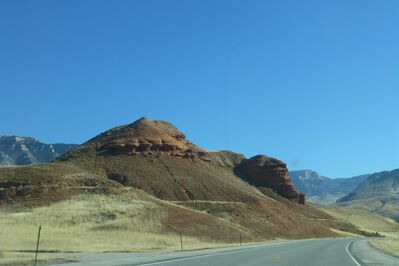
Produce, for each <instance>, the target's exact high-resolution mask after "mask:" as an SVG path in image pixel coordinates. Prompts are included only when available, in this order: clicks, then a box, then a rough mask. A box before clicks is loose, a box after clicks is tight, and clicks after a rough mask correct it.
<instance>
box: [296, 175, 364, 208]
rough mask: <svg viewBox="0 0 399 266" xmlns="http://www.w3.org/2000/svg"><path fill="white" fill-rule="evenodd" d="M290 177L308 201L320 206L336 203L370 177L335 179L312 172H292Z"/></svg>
mask: <svg viewBox="0 0 399 266" xmlns="http://www.w3.org/2000/svg"><path fill="white" fill-rule="evenodd" d="M289 175H290V177H291V179H292V182H293V183H294V185H295V186H296V187H297V188H298V190H299V191H301V192H303V193H304V194H305V195H306V197H307V199H308V201H310V202H314V203H318V204H332V203H335V202H336V200H338V199H339V198H341V197H343V196H345V195H347V194H348V193H350V192H352V190H353V189H355V188H356V187H357V186H358V185H359V184H360V183H361V182H363V181H364V180H366V179H367V177H369V176H370V175H368V174H366V175H360V176H355V177H351V178H335V179H333V178H329V177H325V176H322V175H320V174H319V173H317V172H315V171H312V170H298V171H290V172H289Z"/></svg>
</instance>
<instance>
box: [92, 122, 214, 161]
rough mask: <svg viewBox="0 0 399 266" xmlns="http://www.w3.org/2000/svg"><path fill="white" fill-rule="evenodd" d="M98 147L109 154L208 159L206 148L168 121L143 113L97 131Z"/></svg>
mask: <svg viewBox="0 0 399 266" xmlns="http://www.w3.org/2000/svg"><path fill="white" fill-rule="evenodd" d="M100 137H101V138H100V139H99V146H98V150H99V151H100V152H106V153H110V154H126V155H132V156H134V155H140V154H169V155H172V156H179V157H184V158H191V159H194V158H199V159H201V160H203V161H210V158H209V154H208V152H206V151H204V150H203V149H201V148H199V147H197V146H195V145H194V144H192V143H191V142H189V141H188V140H186V136H185V135H184V134H183V133H182V132H180V131H179V130H178V129H177V128H176V127H174V126H173V125H172V124H170V123H168V122H165V121H152V120H150V119H149V118H146V117H143V118H141V119H139V120H137V121H136V122H134V123H132V124H130V125H128V126H125V127H121V128H116V129H113V130H110V131H108V132H106V133H104V134H102V135H100Z"/></svg>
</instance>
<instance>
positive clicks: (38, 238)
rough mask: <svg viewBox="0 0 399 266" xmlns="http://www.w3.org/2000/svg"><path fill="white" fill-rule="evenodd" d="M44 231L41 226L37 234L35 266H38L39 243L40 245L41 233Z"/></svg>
mask: <svg viewBox="0 0 399 266" xmlns="http://www.w3.org/2000/svg"><path fill="white" fill-rule="evenodd" d="M41 231H42V226H41V225H39V232H38V233H37V242H36V253H35V264H33V265H36V264H37V253H38V252H39V243H40V232H41Z"/></svg>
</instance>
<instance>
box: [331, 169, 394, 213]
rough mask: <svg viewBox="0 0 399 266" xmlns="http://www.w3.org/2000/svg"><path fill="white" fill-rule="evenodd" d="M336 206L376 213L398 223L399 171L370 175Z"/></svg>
mask: <svg viewBox="0 0 399 266" xmlns="http://www.w3.org/2000/svg"><path fill="white" fill-rule="evenodd" d="M338 204H339V205H340V206H343V207H352V208H359V209H364V210H368V211H372V212H376V213H378V214H380V215H383V216H386V217H390V218H393V219H395V220H396V221H399V169H395V170H393V171H384V172H379V173H375V174H373V175H371V176H370V177H369V178H367V179H366V180H365V181H364V182H363V183H361V184H360V185H359V186H358V187H357V188H356V189H355V190H354V191H352V192H351V193H349V194H348V195H347V196H345V197H343V198H341V199H339V201H338Z"/></svg>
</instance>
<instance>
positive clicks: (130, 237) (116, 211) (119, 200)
mask: <svg viewBox="0 0 399 266" xmlns="http://www.w3.org/2000/svg"><path fill="white" fill-rule="evenodd" d="M162 204H168V203H164V202H163V203H162ZM161 207H163V206H160V205H159V203H158V202H157V200H156V199H153V201H151V200H148V197H146V195H145V194H144V193H139V192H138V191H136V190H134V191H128V190H127V191H126V192H125V193H123V194H119V195H100V194H90V195H88V194H82V195H79V196H76V197H74V198H72V199H70V200H66V201H62V202H59V203H55V204H52V205H50V206H44V207H38V208H34V209H33V210H32V211H29V212H18V213H7V214H6V215H4V214H5V213H3V215H1V216H0V226H1V228H5V229H6V230H2V231H0V238H1V239H7V241H1V242H0V250H5V251H33V250H34V248H35V244H36V237H37V230H38V227H39V225H42V233H41V242H40V250H42V251H49V252H52V251H63V252H105V251H122V252H123V251H146V250H159V249H162V250H176V249H180V237H179V234H178V233H177V232H174V233H173V230H169V232H164V230H163V229H164V228H163V226H162V224H161V221H162V220H163V219H164V218H165V217H167V213H166V210H167V208H161ZM171 208H178V209H183V208H182V207H178V206H173V205H172V204H171ZM184 245H185V248H187V249H193V248H202V247H205V246H206V247H211V246H218V245H220V243H217V242H214V243H213V242H211V241H207V240H202V239H199V238H196V237H192V236H187V235H184Z"/></svg>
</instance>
